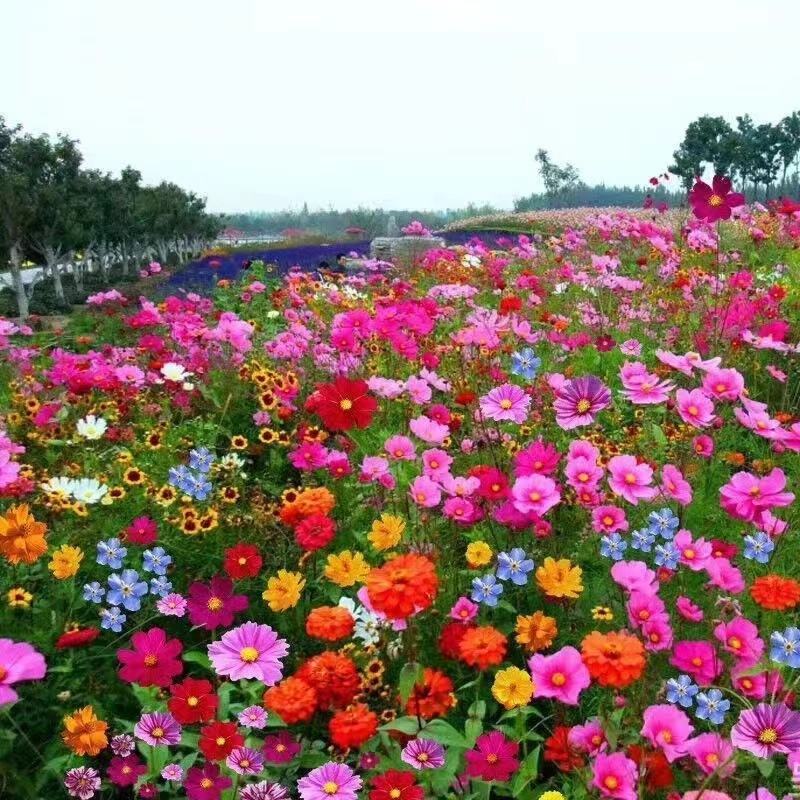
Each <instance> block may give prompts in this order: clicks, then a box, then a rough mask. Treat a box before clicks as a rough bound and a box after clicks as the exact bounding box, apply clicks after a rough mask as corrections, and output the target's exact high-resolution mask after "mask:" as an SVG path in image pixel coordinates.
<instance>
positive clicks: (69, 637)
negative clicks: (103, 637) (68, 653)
mask: <svg viewBox="0 0 800 800" xmlns="http://www.w3.org/2000/svg"><path fill="white" fill-rule="evenodd" d="M99 635H100V629H99V628H81V629H80V630H77V631H67V632H66V633H62V634H61V636H59V637H58V639H57V640H56V650H66V649H67V648H69V647H86V645H89V644H91V643H92V642H93V641H94V640H95V639H96V638H97V637H98V636H99Z"/></svg>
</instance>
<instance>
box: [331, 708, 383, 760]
mask: <svg viewBox="0 0 800 800" xmlns="http://www.w3.org/2000/svg"><path fill="white" fill-rule="evenodd" d="M377 730H378V717H377V715H376V714H375V713H374V712H372V711H370V710H369V708H368V707H367V706H366V705H364V704H363V703H357V704H356V705H353V706H350V707H349V708H347V709H345V710H344V711H337V712H336V713H335V714H334V715H333V716H332V717H331V721H330V722H329V723H328V731H329V732H330V735H331V741H332V742H333V743H334V744H335V745H336V746H337V747H338V748H339V749H341V750H346V749H347V748H349V747H361V745H362V744H364V742H366V741H367V740H368V739H371V738H372V737H373V736H374V735H375V731H377Z"/></svg>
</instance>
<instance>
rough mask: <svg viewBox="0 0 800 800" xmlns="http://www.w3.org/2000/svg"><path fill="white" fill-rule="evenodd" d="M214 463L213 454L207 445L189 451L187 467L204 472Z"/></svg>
mask: <svg viewBox="0 0 800 800" xmlns="http://www.w3.org/2000/svg"><path fill="white" fill-rule="evenodd" d="M213 463H214V454H213V453H212V452H211V451H210V450H209V449H208V448H207V447H198V448H197V449H196V450H192V451H191V452H190V453H189V467H190V468H191V469H195V470H197V471H198V472H203V473H206V472H208V471H209V470H210V469H211V465H212V464H213Z"/></svg>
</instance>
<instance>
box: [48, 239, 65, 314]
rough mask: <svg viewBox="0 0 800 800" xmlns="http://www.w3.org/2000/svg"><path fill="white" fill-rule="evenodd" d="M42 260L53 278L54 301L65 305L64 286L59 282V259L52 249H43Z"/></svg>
mask: <svg viewBox="0 0 800 800" xmlns="http://www.w3.org/2000/svg"><path fill="white" fill-rule="evenodd" d="M44 260H45V263H46V264H47V269H48V270H49V271H50V275H51V276H52V278H53V289H54V290H55V293H56V300H58V302H59V303H60V304H61V305H62V306H66V305H67V298H66V296H65V294H64V284H63V283H62V282H61V268H60V266H59V263H58V262H59V257H58V255H57V253H56V251H55V249H54V248H52V247H45V248H44Z"/></svg>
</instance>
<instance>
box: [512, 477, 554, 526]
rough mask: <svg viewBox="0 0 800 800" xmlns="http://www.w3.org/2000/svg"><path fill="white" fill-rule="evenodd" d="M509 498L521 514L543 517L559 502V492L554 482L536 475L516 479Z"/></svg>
mask: <svg viewBox="0 0 800 800" xmlns="http://www.w3.org/2000/svg"><path fill="white" fill-rule="evenodd" d="M511 496H512V498H513V503H514V508H516V509H517V511H521V512H522V513H523V514H525V513H528V512H533V513H535V514H538V515H539V516H544V515H545V514H546V513H547V512H548V511H549V510H550V509H551V508H553V506H556V505H558V503H559V502H560V500H561V492H560V490H559V488H558V485H557V484H556V482H555V481H554V480H552V479H551V478H546V477H545V476H544V475H537V474H533V475H527V476H526V477H524V478H517V480H516V481H515V483H514V485H513V486H512V487H511Z"/></svg>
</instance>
